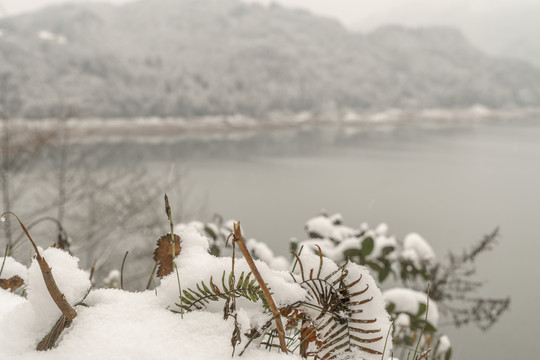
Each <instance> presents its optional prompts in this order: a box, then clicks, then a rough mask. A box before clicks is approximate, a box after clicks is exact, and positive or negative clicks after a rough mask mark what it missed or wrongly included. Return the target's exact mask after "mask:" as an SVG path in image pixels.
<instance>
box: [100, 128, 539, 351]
mask: <svg viewBox="0 0 540 360" xmlns="http://www.w3.org/2000/svg"><path fill="white" fill-rule="evenodd" d="M109 146H110V147H113V148H114V149H115V151H114V153H115V156H114V158H111V159H110V161H111V162H112V163H114V162H115V161H116V160H120V159H125V158H131V159H137V163H138V164H144V165H145V166H147V167H149V168H150V169H151V170H152V172H154V173H157V174H159V173H163V175H164V176H169V175H168V174H169V173H171V172H170V170H171V167H176V168H181V169H187V175H185V176H184V177H183V179H182V184H183V187H184V191H185V192H188V193H190V194H191V195H194V197H192V200H191V201H187V202H186V205H185V206H187V207H192V208H193V209H198V207H199V205H201V204H203V205H204V208H205V209H206V212H205V214H204V216H206V219H209V218H210V216H211V215H212V214H213V213H219V214H221V215H222V216H223V217H224V218H235V219H238V220H240V221H241V222H242V225H243V227H244V228H245V230H246V232H247V233H248V235H249V236H251V237H255V238H257V239H258V240H262V241H265V242H267V243H268V244H269V245H270V247H272V248H273V249H274V250H275V251H276V252H278V253H280V254H286V253H287V250H288V240H289V239H290V238H291V237H293V236H294V237H297V238H300V239H302V238H303V237H304V233H303V225H304V223H305V221H306V220H307V219H309V218H310V217H312V216H315V215H317V214H318V212H319V211H320V209H322V208H324V209H327V210H328V211H329V212H331V213H333V212H339V213H341V214H342V215H343V217H344V219H345V223H346V224H348V225H350V226H358V225H359V224H360V223H361V222H364V221H367V222H368V223H369V224H370V225H372V226H375V225H377V224H378V223H380V222H386V223H387V224H388V225H389V227H390V232H391V233H393V234H395V235H397V236H398V237H403V236H404V235H406V234H407V233H409V232H413V231H414V232H418V233H420V234H421V235H422V236H423V237H425V238H426V239H427V240H428V241H429V242H430V243H431V244H432V245H433V247H434V248H435V250H436V252H437V253H438V254H439V255H440V256H441V257H443V255H444V254H445V253H446V252H447V251H448V250H450V249H451V250H454V251H456V252H459V250H460V249H462V248H466V247H468V246H470V244H471V243H472V242H473V241H476V240H478V239H480V238H481V237H482V235H483V234H486V233H488V232H490V231H491V230H493V229H494V228H495V227H500V232H501V235H502V236H501V238H500V243H499V245H498V246H497V247H496V248H495V250H494V251H493V252H491V253H488V254H486V255H484V256H483V257H482V258H481V259H480V261H479V262H478V265H479V269H478V270H479V271H478V278H479V279H481V280H485V281H486V283H487V284H486V286H485V288H484V290H483V293H482V295H484V296H487V297H489V296H493V297H503V296H507V295H511V296H512V303H511V309H510V311H509V312H507V313H505V314H504V315H503V317H502V319H501V321H500V322H499V323H497V324H496V325H495V326H494V327H493V328H492V329H491V330H490V331H488V332H487V333H481V332H480V331H479V330H477V329H476V328H474V327H467V328H464V329H460V330H456V329H453V328H445V329H444V331H445V332H447V333H448V334H449V335H450V336H451V339H452V341H453V346H454V357H453V358H454V359H488V358H495V359H509V358H511V357H515V356H522V357H523V358H536V357H537V356H534V355H535V354H536V353H537V351H536V348H537V346H536V344H535V341H537V340H536V338H537V335H536V333H537V330H536V328H537V324H538V320H540V316H539V315H538V310H537V304H538V298H539V296H540V286H539V281H538V275H539V274H540V271H539V265H538V253H539V251H540V228H539V227H538V226H537V224H538V222H539V220H540V121H532V120H531V121H520V122H497V123H495V122H490V123H487V122H474V123H470V124H463V123H461V124H445V125H444V124H429V123H425V124H422V125H420V124H409V125H402V126H390V125H381V126H376V127H369V128H359V127H356V128H354V127H353V128H347V127H319V128H304V129H300V130H282V131H273V132H270V133H268V132H266V133H257V132H240V133H228V134H224V135H208V136H198V137H197V138H193V137H185V138H182V139H179V140H178V141H171V140H170V139H169V140H168V142H166V143H159V142H158V143H129V142H126V143H115V144H111V145H109ZM115 159H116V160H115ZM193 199H195V200H193ZM196 199H199V200H196ZM176 200H177V201H178V199H176ZM188 210H189V209H188ZM203 220H205V219H203Z"/></svg>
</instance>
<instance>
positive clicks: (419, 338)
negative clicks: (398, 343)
mask: <svg viewBox="0 0 540 360" xmlns="http://www.w3.org/2000/svg"><path fill="white" fill-rule="evenodd" d="M429 288H430V284H429V283H428V286H427V300H426V317H425V319H424V325H423V326H422V332H421V333H420V336H419V337H418V342H417V343H416V349H414V357H416V354H417V353H418V346H420V340H422V336H424V330H425V329H426V323H427V316H428V311H429Z"/></svg>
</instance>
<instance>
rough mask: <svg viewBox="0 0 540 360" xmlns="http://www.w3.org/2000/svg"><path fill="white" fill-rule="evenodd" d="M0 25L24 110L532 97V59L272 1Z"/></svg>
mask: <svg viewBox="0 0 540 360" xmlns="http://www.w3.org/2000/svg"><path fill="white" fill-rule="evenodd" d="M0 29H1V36H0V81H1V82H2V83H1V84H0V90H1V91H0V92H2V93H0V96H1V97H2V98H4V99H5V98H9V99H13V97H14V96H15V95H16V97H18V98H19V99H20V104H21V110H20V113H21V114H23V115H25V116H28V117H38V118H39V117H47V116H50V115H51V114H54V112H55V111H56V109H58V108H59V107H65V106H71V107H75V108H76V109H78V112H79V114H80V115H81V116H102V117H124V116H127V117H129V116H153V115H155V116H201V115H216V114H232V113H242V114H246V115H252V116H263V115H264V114H266V113H269V112H272V111H288V112H299V111H304V110H308V111H313V112H327V111H335V110H337V109H355V110H358V111H363V110H373V109H385V108H389V107H400V108H413V109H414V108H425V107H445V108H459V107H468V106H472V105H475V104H483V105H486V106H489V107H494V108H500V107H516V106H538V105H540V69H538V68H536V67H534V66H532V65H529V64H527V63H524V62H520V61H515V60H508V59H499V58H494V57H490V56H487V55H485V54H483V53H482V52H481V51H479V50H478V49H476V48H474V47H473V46H471V45H470V44H469V43H468V42H467V40H466V39H465V38H464V37H463V36H462V35H461V34H460V33H459V32H458V31H456V30H453V29H450V28H424V29H406V28H401V27H385V28H381V29H378V30H376V31H373V32H370V33H368V34H360V33H355V32H350V31H348V30H346V29H345V28H344V27H343V26H342V25H340V23H339V22H337V21H335V20H333V19H328V18H324V17H318V16H314V15H312V14H310V13H308V12H306V11H301V10H291V9H288V8H284V7H281V6H277V5H273V6H269V7H265V6H261V5H257V4H245V3H242V2H239V1H237V0H145V1H140V2H136V3H130V4H127V5H124V6H121V7H115V6H109V5H102V4H85V5H64V6H56V7H50V8H46V9H44V10H41V11H38V12H34V13H30V14H25V15H21V16H17V17H11V18H6V19H2V20H1V21H0ZM7 93H9V94H8V95H9V96H6V94H7ZM4 102H5V100H4Z"/></svg>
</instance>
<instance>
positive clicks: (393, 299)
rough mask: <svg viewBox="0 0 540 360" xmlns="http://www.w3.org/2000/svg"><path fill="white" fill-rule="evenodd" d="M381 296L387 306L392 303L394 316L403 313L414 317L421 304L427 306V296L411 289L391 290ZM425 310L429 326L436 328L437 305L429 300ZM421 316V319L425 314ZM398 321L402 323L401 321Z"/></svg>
mask: <svg viewBox="0 0 540 360" xmlns="http://www.w3.org/2000/svg"><path fill="white" fill-rule="evenodd" d="M383 296H384V298H385V300H386V303H387V304H389V303H393V304H394V305H395V309H394V313H396V314H399V313H405V314H410V315H411V316H414V315H417V314H418V313H419V311H420V308H421V305H422V304H423V305H427V294H425V293H423V292H420V291H416V290H412V289H407V288H393V289H389V290H386V291H384V292H383ZM427 310H428V314H427V321H428V322H429V323H430V324H431V325H433V326H435V327H438V324H439V310H438V308H437V303H435V301H433V300H431V299H430V300H429V308H428V309H427ZM421 316H422V318H423V317H424V316H425V313H422V314H421ZM400 321H402V322H404V320H403V319H402V320H400Z"/></svg>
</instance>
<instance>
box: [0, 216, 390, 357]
mask: <svg viewBox="0 0 540 360" xmlns="http://www.w3.org/2000/svg"><path fill="white" fill-rule="evenodd" d="M179 235H180V236H181V238H182V250H181V253H180V255H179V256H178V257H177V258H176V260H175V262H176V265H177V267H178V271H179V278H180V282H181V286H182V287H183V289H184V290H185V289H187V288H191V289H193V288H195V289H197V284H200V282H201V281H207V283H208V281H209V279H212V278H213V279H214V280H215V282H216V283H217V284H221V278H222V274H223V271H227V270H229V271H230V268H231V260H232V259H231V258H230V257H215V256H213V255H210V254H209V253H208V248H209V240H208V239H207V238H206V237H204V236H202V235H201V234H200V233H199V232H198V231H197V230H196V228H195V227H193V226H184V227H180V229H179ZM251 246H252V247H253V249H254V250H255V251H256V252H258V253H259V254H261V255H262V256H264V253H265V252H266V251H267V249H265V248H263V247H261V246H260V245H259V246H257V245H256V244H251ZM40 253H41V254H42V255H43V257H44V258H45V259H46V261H47V262H48V264H49V265H50V267H51V269H52V273H53V276H54V278H55V280H56V283H57V285H58V287H59V289H60V290H61V291H62V292H63V294H64V295H65V297H66V299H67V301H68V302H69V303H70V304H71V305H72V306H74V307H75V309H76V311H77V314H78V315H77V316H76V317H75V319H74V321H73V323H72V324H71V326H70V327H69V328H67V329H66V330H64V332H63V334H62V336H61V337H60V339H59V341H58V345H57V347H55V348H54V349H51V350H48V351H36V350H35V348H36V345H37V343H38V342H39V341H40V340H41V339H42V338H43V337H44V336H45V335H47V333H48V332H49V331H50V330H51V328H52V327H53V325H54V324H55V322H56V320H57V319H58V318H59V317H60V315H61V312H60V310H59V309H58V307H57V306H56V304H55V303H54V302H53V300H52V298H51V296H50V295H49V293H48V291H47V288H46V286H45V283H44V280H43V277H42V275H41V272H40V267H39V265H38V263H37V261H36V260H35V259H34V261H33V262H32V264H31V266H30V267H29V268H28V269H27V268H26V267H25V266H23V265H21V264H19V263H17V262H16V261H15V260H13V259H11V258H7V259H6V264H5V266H4V269H3V274H1V277H2V278H5V276H4V275H6V276H14V275H17V276H20V277H21V278H24V279H25V289H24V291H25V292H26V295H27V296H26V298H25V297H22V296H21V294H18V293H10V292H9V291H8V290H4V289H0V359H13V360H19V359H20V360H22V359H27V360H38V359H51V360H52V359H54V360H61V359H66V360H67V359H69V360H73V359H108V360H113V359H159V360H164V359H197V360H204V359H208V360H210V359H212V360H214V359H228V358H230V357H231V353H232V347H231V335H232V333H233V330H234V328H235V326H234V319H233V317H229V318H228V319H227V320H224V314H223V303H224V302H223V301H221V302H218V301H215V302H211V303H210V304H208V306H206V307H205V309H204V310H203V311H190V312H185V313H184V314H183V315H182V314H179V313H178V312H173V311H171V310H176V311H178V310H179V307H178V305H177V304H178V302H179V296H178V291H179V289H178V286H179V285H178V281H179V280H178V279H177V277H176V275H175V274H174V272H173V273H171V274H170V275H168V276H166V277H164V278H163V279H162V281H161V284H160V285H159V286H158V287H157V288H156V291H155V292H154V291H145V292H128V291H123V290H119V289H93V288H91V282H90V280H89V273H88V272H87V271H84V270H81V269H80V268H78V259H77V258H75V257H73V256H71V255H70V254H68V253H67V252H65V251H63V250H60V249H56V248H49V249H46V250H43V249H40ZM266 255H268V256H272V254H266ZM302 261H303V263H304V267H303V270H304V271H305V272H306V274H307V273H311V274H313V272H314V271H315V272H317V271H318V272H319V273H320V274H322V275H323V276H326V275H328V276H329V277H330V278H331V279H332V277H333V276H336V277H337V276H339V274H340V273H339V272H337V275H332V274H336V270H337V265H336V264H335V263H334V262H333V261H331V260H330V259H326V260H325V262H324V264H323V265H322V264H321V263H320V258H319V257H318V256H315V255H312V254H304V255H302ZM257 267H258V268H259V271H260V273H261V275H262V277H263V278H264V279H265V281H266V282H267V284H268V286H269V288H270V289H271V291H272V293H273V298H274V300H275V301H276V303H277V305H278V306H284V305H287V304H293V303H295V302H298V301H306V299H309V295H308V292H309V291H311V289H310V288H309V287H305V286H302V285H301V280H300V279H303V277H304V274H303V273H300V270H299V268H298V269H297V270H296V272H295V273H294V274H293V276H291V274H290V273H289V272H288V271H282V270H274V269H271V268H270V267H269V266H268V265H266V264H265V263H264V262H262V261H257ZM242 272H244V273H248V272H249V266H248V264H247V262H246V261H245V260H244V259H243V258H237V259H236V261H235V274H236V276H239V274H240V273H242ZM346 274H349V275H348V276H351V279H354V280H356V279H359V280H358V281H354V282H353V281H352V280H347V281H349V283H350V291H351V293H352V292H356V291H357V290H355V289H361V290H362V293H365V297H366V298H369V297H371V298H372V300H368V301H367V302H364V303H363V304H362V306H363V307H362V309H363V311H364V313H362V312H358V313H356V312H353V313H352V314H350V315H348V316H350V318H351V319H357V318H358V319H363V318H364V317H365V316H368V317H369V318H370V319H371V318H373V319H376V321H375V323H370V324H365V325H362V326H364V327H365V328H366V329H368V328H369V329H372V330H370V331H372V332H373V331H376V332H378V333H381V334H382V335H383V336H384V337H386V336H387V334H388V333H389V331H388V329H389V327H390V318H389V315H388V314H387V313H386V310H385V304H384V299H383V298H382V295H381V292H380V290H379V289H378V288H377V286H376V284H375V281H374V280H373V278H371V276H370V275H369V273H368V272H367V269H366V268H364V267H362V266H359V265H356V264H349V265H348V266H347V268H346ZM306 276H307V275H306ZM311 276H312V275H310V277H311ZM346 279H348V277H347V278H346ZM346 279H345V280H346ZM210 284H211V282H210ZM211 286H212V285H211ZM89 289H90V292H89V293H88V290H89ZM19 292H20V289H19ZM311 295H313V294H311ZM351 296H353V295H351ZM81 302H82V303H84V305H76V304H78V303H81ZM305 311H307V312H308V313H309V311H313V310H309V309H308V310H305ZM315 313H316V312H315ZM236 314H237V321H238V325H239V327H240V332H241V335H240V336H241V343H240V344H239V345H237V347H238V348H240V349H241V348H243V347H244V345H246V344H247V342H248V339H247V338H246V335H245V334H246V333H247V332H248V331H249V330H250V329H253V328H257V329H261V327H262V325H264V324H265V323H266V322H268V321H269V314H268V313H265V312H264V308H263V304H262V303H260V302H253V301H248V300H245V299H241V298H239V299H238V302H237V312H236ZM325 316H328V315H325ZM270 320H271V317H270ZM319 321H321V320H319ZM322 328H323V329H324V326H323V327H322ZM375 329H376V330H375ZM259 341H260V340H259ZM391 342H392V341H391V339H390V340H389V341H388V345H385V343H384V342H383V341H381V340H380V341H377V342H376V343H374V344H369V347H370V348H371V349H374V350H376V351H379V352H380V351H383V349H385V346H386V349H388V351H387V352H386V355H384V357H382V356H381V355H373V354H370V353H367V352H363V351H361V350H358V349H356V350H355V352H353V354H356V355H355V356H357V358H360V357H361V358H365V359H368V360H376V359H387V358H388V357H389V355H388V354H389V349H390V347H391V345H390V344H391ZM312 346H315V345H314V344H312ZM242 357H243V358H244V359H247V360H266V359H268V360H277V359H292V360H294V359H299V358H300V357H299V356H298V355H294V354H289V355H285V354H281V353H279V352H278V351H275V350H273V351H268V350H265V349H264V347H258V346H256V342H254V343H253V344H252V346H250V347H248V348H247V350H246V352H245V354H244V355H243V356H242Z"/></svg>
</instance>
